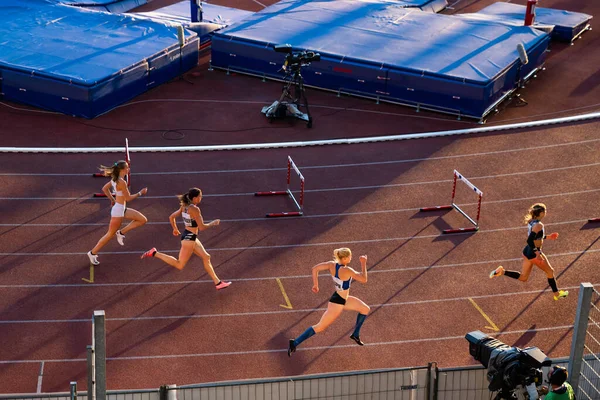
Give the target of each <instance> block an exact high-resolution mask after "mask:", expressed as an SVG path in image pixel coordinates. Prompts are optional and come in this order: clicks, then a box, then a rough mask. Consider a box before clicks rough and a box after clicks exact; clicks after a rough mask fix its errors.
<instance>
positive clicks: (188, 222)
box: [181, 207, 198, 228]
mask: <svg viewBox="0 0 600 400" xmlns="http://www.w3.org/2000/svg"><path fill="white" fill-rule="evenodd" d="M181 217H182V218H183V224H184V225H185V227H186V228H197V227H198V223H197V222H196V220H195V219H192V218H190V214H188V207H184V208H183V211H182V212H181Z"/></svg>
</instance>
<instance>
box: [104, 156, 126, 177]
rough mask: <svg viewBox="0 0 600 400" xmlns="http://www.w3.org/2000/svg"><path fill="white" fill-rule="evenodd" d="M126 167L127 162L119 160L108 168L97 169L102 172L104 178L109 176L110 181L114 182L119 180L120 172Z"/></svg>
mask: <svg viewBox="0 0 600 400" xmlns="http://www.w3.org/2000/svg"><path fill="white" fill-rule="evenodd" d="M126 167H127V161H124V160H119V161H117V162H116V163H114V164H113V165H111V166H110V167H107V166H104V165H101V166H100V167H99V168H98V169H99V170H100V171H102V173H103V174H104V176H110V179H111V180H112V181H114V182H116V181H118V180H119V175H120V174H121V170H122V169H125V168H126Z"/></svg>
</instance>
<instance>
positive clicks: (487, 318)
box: [469, 297, 500, 332]
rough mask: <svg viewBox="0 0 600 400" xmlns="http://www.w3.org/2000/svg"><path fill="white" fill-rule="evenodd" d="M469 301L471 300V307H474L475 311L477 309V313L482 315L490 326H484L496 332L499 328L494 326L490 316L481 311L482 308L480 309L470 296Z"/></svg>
mask: <svg viewBox="0 0 600 400" xmlns="http://www.w3.org/2000/svg"><path fill="white" fill-rule="evenodd" d="M469 301H470V302H471V304H472V305H473V307H475V309H476V310H477V311H479V313H480V314H481V315H482V316H483V318H485V320H486V321H487V322H488V324H490V325H491V326H485V328H487V329H491V330H493V331H494V332H498V331H499V330H500V329H498V327H497V326H496V324H495V323H494V321H492V320H491V318H490V317H488V316H487V314H486V313H484V312H483V310H482V309H481V307H479V306H478V305H477V303H475V300H473V299H472V298H471V297H469Z"/></svg>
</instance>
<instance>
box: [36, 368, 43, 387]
mask: <svg viewBox="0 0 600 400" xmlns="http://www.w3.org/2000/svg"><path fill="white" fill-rule="evenodd" d="M43 378H44V361H42V362H41V363H40V372H39V374H38V381H37V390H36V393H42V379H43Z"/></svg>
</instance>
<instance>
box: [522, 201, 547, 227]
mask: <svg viewBox="0 0 600 400" xmlns="http://www.w3.org/2000/svg"><path fill="white" fill-rule="evenodd" d="M543 212H546V205H545V204H544V203H535V204H534V205H532V206H531V207H529V210H528V211H527V214H525V216H524V217H523V222H524V223H525V225H527V224H528V223H529V221H531V220H532V219H537V218H538V217H539V216H540V214H541V213H543Z"/></svg>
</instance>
